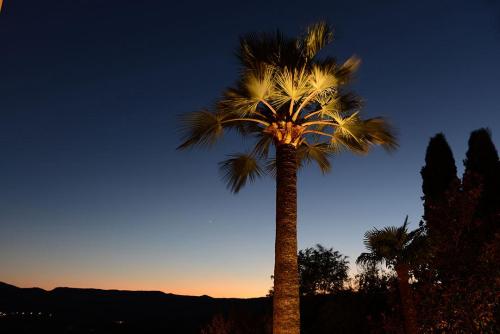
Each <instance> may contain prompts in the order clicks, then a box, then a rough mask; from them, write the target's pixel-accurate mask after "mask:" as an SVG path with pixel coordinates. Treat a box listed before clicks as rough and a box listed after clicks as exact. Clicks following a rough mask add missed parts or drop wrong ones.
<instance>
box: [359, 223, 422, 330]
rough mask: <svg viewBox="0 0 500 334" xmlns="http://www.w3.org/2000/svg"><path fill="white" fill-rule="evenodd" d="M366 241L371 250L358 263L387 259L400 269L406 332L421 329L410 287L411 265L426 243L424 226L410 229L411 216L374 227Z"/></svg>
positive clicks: (387, 262) (415, 261) (366, 236)
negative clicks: (399, 221) (409, 220)
mask: <svg viewBox="0 0 500 334" xmlns="http://www.w3.org/2000/svg"><path fill="white" fill-rule="evenodd" d="M364 243H365V247H366V249H367V250H368V251H369V253H362V254H361V255H360V256H359V257H358V259H357V260H356V263H357V264H370V263H371V264H376V263H385V264H386V265H387V266H388V267H389V268H392V269H394V270H395V271H396V274H397V276H398V284H399V293H400V296H401V304H402V306H403V315H404V324H405V326H404V327H405V332H406V333H407V334H416V333H417V315H416V311H415V306H414V303H413V297H412V294H411V291H410V286H409V279H410V276H409V275H410V273H409V272H410V268H411V266H412V265H414V264H415V263H418V261H419V257H420V255H421V254H422V249H423V248H424V247H425V238H424V236H423V235H422V230H421V229H417V230H414V231H411V232H409V231H408V216H407V217H406V219H405V221H404V223H403V225H402V226H400V227H395V226H390V227H385V228H383V229H381V230H379V229H377V228H373V229H372V230H369V231H367V232H366V233H365V238H364Z"/></svg>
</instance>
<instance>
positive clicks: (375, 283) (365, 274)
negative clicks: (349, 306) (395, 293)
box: [356, 262, 394, 294]
mask: <svg viewBox="0 0 500 334" xmlns="http://www.w3.org/2000/svg"><path fill="white" fill-rule="evenodd" d="M360 268H361V270H360V272H359V273H358V274H357V275H356V281H357V288H358V291H359V292H361V293H365V294H381V293H387V292H388V290H389V287H390V285H391V281H392V280H393V278H394V275H393V274H391V273H390V272H383V271H382V270H381V269H380V268H379V265H378V263H373V262H367V263H361V264H360Z"/></svg>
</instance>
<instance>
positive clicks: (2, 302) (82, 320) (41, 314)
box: [0, 283, 386, 334]
mask: <svg viewBox="0 0 500 334" xmlns="http://www.w3.org/2000/svg"><path fill="white" fill-rule="evenodd" d="M384 307H386V303H385V299H384V296H382V295H376V294H375V295H372V296H368V295H366V294H363V293H361V292H360V293H357V292H353V291H343V292H340V293H337V294H335V295H318V296H305V297H303V299H302V327H303V333H319V334H321V333H332V332H335V333H367V332H368V328H369V325H370V324H369V321H368V318H367V316H369V314H371V313H373V314H377V313H380V312H381V311H383V308H384ZM271 308H272V302H271V298H252V299H233V298H231V299H225V298H211V297H207V296H202V297H191V296H179V295H172V294H165V293H162V292H155V291H150V292H142V291H116V290H95V289H72V288H56V289H54V290H51V291H45V290H42V289H37V288H34V289H21V288H17V287H14V286H12V285H7V284H4V283H0V312H2V315H1V316H0V332H2V333H169V334H176V333H179V334H190V333H193V334H194V333H196V334H199V333H200V332H202V331H204V332H205V333H219V334H225V333H242V334H243V333H245V334H246V333H248V334H250V333H255V334H263V333H270V330H271V319H272V310H271ZM212 330H215V331H212Z"/></svg>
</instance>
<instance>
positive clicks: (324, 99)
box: [179, 23, 396, 192]
mask: <svg viewBox="0 0 500 334" xmlns="http://www.w3.org/2000/svg"><path fill="white" fill-rule="evenodd" d="M332 36H333V35H332V31H331V29H330V28H329V26H328V25H326V24H325V23H317V24H314V25H312V26H310V27H309V28H308V29H307V31H306V33H305V34H304V35H303V36H301V37H298V38H287V37H284V36H283V35H282V34H281V33H280V32H277V33H275V34H250V35H246V36H244V37H242V38H241V40H240V47H239V50H238V54H237V55H238V58H239V60H240V63H241V75H240V77H239V80H238V81H237V83H236V84H235V85H234V86H233V87H230V88H228V89H226V91H225V92H224V93H223V96H222V98H220V99H219V100H218V101H217V103H216V105H215V108H214V110H213V111H209V110H201V111H196V112H192V113H189V114H187V115H186V116H184V117H183V119H182V122H183V130H184V132H185V138H184V142H183V143H182V144H181V145H180V146H179V148H181V149H183V148H187V147H190V146H193V145H211V144H213V143H214V142H215V141H216V140H217V139H218V138H220V137H221V136H222V135H223V133H224V131H225V130H229V129H233V130H236V131H238V133H240V134H241V135H243V136H250V137H253V138H255V140H256V143H255V146H254V147H253V149H252V150H250V152H248V153H245V154H233V155H231V156H230V158H229V159H228V160H226V161H224V162H222V163H221V169H222V171H223V173H224V176H225V178H226V180H227V182H228V186H229V187H230V188H231V190H232V191H234V192H237V191H239V190H240V188H241V187H242V186H243V185H244V184H245V183H246V182H247V181H248V180H253V179H255V178H256V177H258V176H261V175H262V174H264V173H265V172H271V173H272V171H273V165H274V164H273V161H274V158H273V155H272V150H271V147H272V146H277V145H280V144H288V145H292V146H294V147H295V148H296V152H297V163H298V164H299V165H303V164H304V163H309V162H312V161H314V162H316V163H317V164H318V165H319V167H320V169H321V171H322V172H327V171H329V169H330V163H329V157H330V156H331V155H332V154H335V153H338V152H340V151H342V150H343V149H347V150H350V151H353V152H355V153H366V152H368V150H369V148H370V147H371V146H372V145H373V144H380V145H383V146H384V147H385V148H387V149H391V148H394V147H395V146H396V141H395V138H394V135H393V132H392V130H391V128H390V126H389V125H388V123H387V122H386V121H385V120H384V119H382V118H371V119H361V117H360V116H359V110H360V107H361V103H360V100H359V99H358V98H357V97H356V96H355V95H353V94H351V93H349V92H346V91H345V86H346V85H347V84H348V83H349V82H350V81H351V79H352V76H353V73H354V72H355V71H356V69H357V68H358V66H359V63H360V61H359V59H357V58H355V57H351V58H350V59H348V60H347V61H346V62H344V63H343V64H341V65H339V64H338V63H337V62H336V61H335V60H334V59H333V58H324V59H319V58H318V52H319V51H320V50H321V49H323V48H324V47H325V46H326V45H327V44H329V43H331V42H332ZM264 166H265V167H267V168H265V167H264Z"/></svg>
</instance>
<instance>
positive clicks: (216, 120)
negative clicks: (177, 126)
mask: <svg viewBox="0 0 500 334" xmlns="http://www.w3.org/2000/svg"><path fill="white" fill-rule="evenodd" d="M224 118H225V115H224V114H223V113H220V112H211V111H208V110H201V111H196V112H192V113H188V114H184V115H183V116H182V118H181V123H182V127H181V131H183V132H184V133H185V135H184V142H183V143H182V144H181V145H179V146H178V149H185V148H188V147H191V146H194V145H199V146H211V145H213V144H214V143H215V142H216V141H217V139H219V138H220V137H221V136H222V134H223V132H224V129H223V123H222V121H223V120H224Z"/></svg>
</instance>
